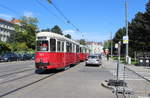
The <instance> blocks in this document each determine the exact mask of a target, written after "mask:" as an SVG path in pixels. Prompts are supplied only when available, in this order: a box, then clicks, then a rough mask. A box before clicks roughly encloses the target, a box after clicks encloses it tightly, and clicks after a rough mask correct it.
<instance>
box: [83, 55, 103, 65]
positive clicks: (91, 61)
mask: <svg viewBox="0 0 150 98" xmlns="http://www.w3.org/2000/svg"><path fill="white" fill-rule="evenodd" d="M101 64H102V62H101V57H100V56H99V55H90V56H88V59H87V60H86V64H85V66H88V65H97V66H100V65H101Z"/></svg>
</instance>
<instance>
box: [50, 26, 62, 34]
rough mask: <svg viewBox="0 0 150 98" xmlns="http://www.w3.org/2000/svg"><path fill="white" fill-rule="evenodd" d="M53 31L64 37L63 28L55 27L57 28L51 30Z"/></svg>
mask: <svg viewBox="0 0 150 98" xmlns="http://www.w3.org/2000/svg"><path fill="white" fill-rule="evenodd" d="M51 31H52V32H54V33H57V34H60V35H63V33H62V30H61V28H60V27H59V26H57V25H55V26H54V27H53V28H52V29H51Z"/></svg>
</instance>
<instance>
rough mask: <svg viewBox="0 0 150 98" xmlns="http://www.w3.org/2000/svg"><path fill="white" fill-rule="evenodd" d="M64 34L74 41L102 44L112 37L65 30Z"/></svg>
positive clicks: (97, 33) (96, 33)
mask: <svg viewBox="0 0 150 98" xmlns="http://www.w3.org/2000/svg"><path fill="white" fill-rule="evenodd" d="M63 33H64V34H70V35H71V36H72V39H75V40H76V39H85V40H86V41H95V42H102V41H104V40H108V39H109V38H110V35H104V34H102V33H99V32H84V33H81V32H76V31H74V30H64V31H63Z"/></svg>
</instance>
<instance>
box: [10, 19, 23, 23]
mask: <svg viewBox="0 0 150 98" xmlns="http://www.w3.org/2000/svg"><path fill="white" fill-rule="evenodd" d="M10 22H11V23H14V24H16V23H20V22H21V21H20V20H18V19H15V18H13V19H12V20H11V21H10Z"/></svg>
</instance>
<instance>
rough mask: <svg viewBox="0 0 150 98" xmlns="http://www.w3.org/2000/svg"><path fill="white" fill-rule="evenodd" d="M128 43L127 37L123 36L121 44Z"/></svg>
mask: <svg viewBox="0 0 150 98" xmlns="http://www.w3.org/2000/svg"><path fill="white" fill-rule="evenodd" d="M128 43H129V37H128V36H123V44H128Z"/></svg>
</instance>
